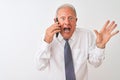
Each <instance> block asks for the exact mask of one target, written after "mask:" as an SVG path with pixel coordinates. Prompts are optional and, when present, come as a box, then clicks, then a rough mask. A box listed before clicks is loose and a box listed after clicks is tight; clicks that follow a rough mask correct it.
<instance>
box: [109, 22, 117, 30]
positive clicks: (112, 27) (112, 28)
mask: <svg viewBox="0 0 120 80" xmlns="http://www.w3.org/2000/svg"><path fill="white" fill-rule="evenodd" d="M116 27H117V24H114V25H112V26H111V28H110V29H109V32H112V31H113V30H114V29H115V28H116Z"/></svg>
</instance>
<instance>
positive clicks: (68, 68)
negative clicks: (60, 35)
mask: <svg viewBox="0 0 120 80" xmlns="http://www.w3.org/2000/svg"><path fill="white" fill-rule="evenodd" d="M65 41H66V43H65V46H64V60H65V75H66V80H76V79H75V73H74V66H73V59H72V53H71V49H70V45H69V43H68V40H65Z"/></svg>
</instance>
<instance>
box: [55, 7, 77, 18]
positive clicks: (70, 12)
mask: <svg viewBox="0 0 120 80" xmlns="http://www.w3.org/2000/svg"><path fill="white" fill-rule="evenodd" d="M57 16H76V15H75V12H74V10H73V9H72V8H70V7H64V8H60V9H59V10H58V13H57Z"/></svg>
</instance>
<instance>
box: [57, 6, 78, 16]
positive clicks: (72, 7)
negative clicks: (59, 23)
mask: <svg viewBox="0 0 120 80" xmlns="http://www.w3.org/2000/svg"><path fill="white" fill-rule="evenodd" d="M66 7H68V8H71V9H72V10H73V11H74V13H75V16H77V13H76V9H75V7H74V6H73V5H71V4H63V5H61V6H60V7H58V9H57V10H56V17H57V14H58V11H59V10H60V9H62V8H66Z"/></svg>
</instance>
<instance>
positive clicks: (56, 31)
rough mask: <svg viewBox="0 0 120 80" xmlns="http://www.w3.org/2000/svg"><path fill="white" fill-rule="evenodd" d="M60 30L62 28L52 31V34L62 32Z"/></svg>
mask: <svg viewBox="0 0 120 80" xmlns="http://www.w3.org/2000/svg"><path fill="white" fill-rule="evenodd" d="M60 31H61V30H55V31H53V32H52V34H56V33H58V32H60Z"/></svg>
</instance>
